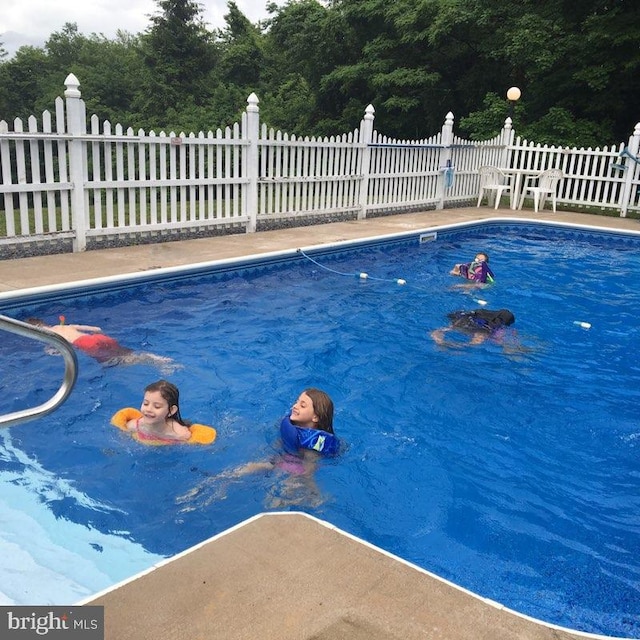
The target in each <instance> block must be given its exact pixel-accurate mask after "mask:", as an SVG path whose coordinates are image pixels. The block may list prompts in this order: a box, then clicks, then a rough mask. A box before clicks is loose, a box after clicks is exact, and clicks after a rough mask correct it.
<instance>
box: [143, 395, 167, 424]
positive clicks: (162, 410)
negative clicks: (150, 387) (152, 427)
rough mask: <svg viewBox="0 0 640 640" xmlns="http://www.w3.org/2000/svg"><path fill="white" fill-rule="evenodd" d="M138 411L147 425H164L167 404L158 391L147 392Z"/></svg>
mask: <svg viewBox="0 0 640 640" xmlns="http://www.w3.org/2000/svg"><path fill="white" fill-rule="evenodd" d="M140 411H141V413H142V415H143V416H144V419H145V422H146V423H147V424H154V423H160V422H162V423H164V421H165V420H166V419H167V417H168V416H169V413H170V412H169V403H168V402H167V401H166V400H165V399H164V398H163V397H162V394H161V393H160V392H159V391H147V392H146V393H145V394H144V398H143V400H142V406H141V407H140Z"/></svg>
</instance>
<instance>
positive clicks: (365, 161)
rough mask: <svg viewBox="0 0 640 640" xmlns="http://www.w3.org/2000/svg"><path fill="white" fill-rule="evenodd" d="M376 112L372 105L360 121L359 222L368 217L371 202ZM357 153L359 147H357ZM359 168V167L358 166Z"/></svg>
mask: <svg viewBox="0 0 640 640" xmlns="http://www.w3.org/2000/svg"><path fill="white" fill-rule="evenodd" d="M375 112H376V110H375V109H374V108H373V105H372V104H370V105H369V106H368V107H367V108H366V109H365V110H364V118H363V119H362V120H361V121H360V144H359V148H360V149H361V154H360V164H359V166H360V174H361V176H362V179H361V180H360V194H359V198H358V205H359V206H360V210H359V211H358V220H364V219H365V218H366V217H367V204H368V202H369V175H370V174H371V147H370V146H369V145H370V144H371V141H372V140H373V119H374V117H375V116H374V115H373V114H374V113H375ZM356 151H357V147H356ZM356 166H358V165H356Z"/></svg>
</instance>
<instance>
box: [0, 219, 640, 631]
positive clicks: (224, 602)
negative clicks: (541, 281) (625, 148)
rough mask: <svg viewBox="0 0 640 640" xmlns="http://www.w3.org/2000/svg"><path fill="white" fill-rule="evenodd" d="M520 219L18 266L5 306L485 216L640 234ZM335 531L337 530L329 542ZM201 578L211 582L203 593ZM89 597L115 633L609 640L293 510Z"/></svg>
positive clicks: (370, 225)
mask: <svg viewBox="0 0 640 640" xmlns="http://www.w3.org/2000/svg"><path fill="white" fill-rule="evenodd" d="M514 213H515V212H511V211H509V215H508V216H504V217H501V216H500V215H499V214H498V215H496V212H495V211H494V210H487V209H476V208H467V209H460V210H458V209H456V210H445V211H439V212H433V211H428V212H419V213H415V214H399V215H397V216H390V217H385V218H375V219H371V220H362V221H349V222H339V223H331V224H328V225H319V226H317V227H312V228H310V227H303V228H294V229H286V230H278V231H274V232H259V233H256V234H247V235H245V236H228V237H226V236H225V237H222V238H220V237H218V238H215V237H214V238H207V239H197V240H185V241H179V242H172V243H166V244H164V245H160V246H154V245H143V246H140V247H126V248H120V249H104V250H95V251H90V252H86V253H82V254H61V255H54V256H36V257H32V258H19V259H16V260H12V261H2V262H0V273H1V275H0V302H2V303H5V302H10V301H13V300H18V299H20V298H21V297H24V296H33V295H36V294H39V293H50V292H51V291H55V290H60V287H62V288H63V289H64V288H65V287H66V288H77V287H78V286H79V284H82V283H89V284H90V285H92V286H95V285H97V284H101V283H103V282H113V281H115V280H121V279H122V277H123V276H126V275H127V274H133V275H134V276H135V278H144V277H153V276H157V275H160V274H162V273H164V272H166V273H171V272H173V271H175V272H179V271H184V270H185V269H186V270H188V269H193V268H194V267H195V266H197V267H202V265H212V264H214V265H222V264H225V263H227V264H228V263H231V262H236V261H237V259H238V258H244V259H249V258H255V259H258V260H259V259H265V258H267V257H268V256H271V255H273V256H279V255H291V254H292V253H294V252H295V250H296V249H297V248H303V250H305V251H307V250H309V251H311V250H313V249H314V248H318V247H319V246H321V245H324V246H326V245H332V246H340V245H344V246H346V245H348V244H352V242H353V241H354V240H356V239H357V240H365V239H368V238H375V239H376V240H379V241H381V240H383V239H385V238H396V237H401V236H407V235H412V234H415V233H416V232H427V231H433V230H439V229H447V230H449V229H455V228H464V227H468V226H469V225H470V224H473V223H482V222H497V223H500V222H502V223H509V222H529V223H532V224H534V223H543V224H548V223H551V224H553V225H561V226H566V225H570V226H572V227H574V228H575V227H578V228H584V229H588V230H594V231H616V232H619V231H622V232H623V233H626V232H633V233H634V234H637V233H640V221H638V220H635V219H627V218H609V217H603V216H595V215H590V214H573V213H571V212H568V213H562V214H560V213H559V214H551V213H545V212H543V213H541V214H538V215H536V217H531V214H530V212H529V213H528V212H518V213H517V214H516V215H514ZM398 229H401V230H400V231H399V230H398ZM390 230H391V231H390ZM230 239H233V241H232V242H231V243H230ZM310 240H312V242H310ZM223 243H226V244H227V245H229V244H232V245H234V246H233V247H231V253H232V254H233V255H231V254H229V255H225V256H224V257H217V258H214V259H213V260H200V261H198V260H196V261H195V262H194V261H193V260H191V261H188V260H185V259H184V255H183V254H189V256H191V257H192V258H193V256H194V255H196V256H209V255H211V254H214V255H218V256H220V255H222V254H223V253H225V252H226V251H227V250H228V249H229V247H225V246H224V244H223ZM194 248H196V250H195V251H194ZM5 267H9V268H5ZM96 270H97V271H98V273H107V274H108V275H98V276H94V277H90V278H86V279H85V280H77V279H76V280H74V279H73V275H74V274H75V275H76V276H77V275H78V274H83V275H84V274H85V273H88V272H89V273H90V272H95V271H96ZM65 273H66V275H65ZM271 515H277V516H287V518H286V520H287V521H288V522H287V524H286V526H284V525H282V521H283V520H285V518H282V517H279V518H271V517H267V516H271ZM276 522H277V523H278V524H276ZM309 523H312V524H313V526H310V524H309ZM327 531H330V532H332V535H331V537H330V539H327ZM265 541H268V542H269V544H265ZM327 549H330V550H331V553H330V554H328V551H327ZM362 549H366V550H367V551H366V552H364V553H363V551H362ZM247 558H248V559H250V560H251V562H250V563H249V564H247ZM381 558H384V560H381ZM241 568H242V571H240V569H241ZM219 574H220V575H219ZM198 580H202V583H203V584H202V585H200V589H197V587H198V585H199V582H198ZM204 584H206V585H208V586H207V587H206V588H205V587H204V586H203V585H204ZM391 584H393V585H395V586H394V589H390V585H391ZM443 585H444V586H443ZM194 592H196V594H197V598H196V597H195V594H194ZM318 594H319V595H320V596H321V597H319V595H318ZM402 594H403V595H402ZM434 594H435V595H434ZM285 596H286V597H285ZM90 602H91V603H93V604H104V605H105V619H106V635H105V638H108V639H111V638H114V639H115V638H122V637H126V638H128V639H131V640H144V639H146V638H152V637H153V638H156V637H168V636H171V637H172V638H174V637H175V638H177V639H178V640H180V639H181V638H185V639H186V638H189V639H190V640H194V639H195V638H200V637H202V638H208V639H209V638H223V639H224V640H233V639H234V638H265V639H267V640H268V639H269V638H274V640H275V639H276V638H277V639H278V640H287V639H288V638H291V639H293V638H299V639H301V640H303V639H304V640H306V639H309V640H311V639H315V640H338V638H349V640H351V639H352V638H353V639H354V640H360V639H362V640H364V639H365V638H366V639H367V640H391V639H400V638H402V640H411V639H413V638H416V639H417V638H431V637H433V638H436V637H437V638H451V639H453V638H456V639H458V638H461V639H466V638H469V639H470V640H471V638H473V639H481V640H482V639H483V638H487V640H489V639H491V640H494V639H495V640H501V639H502V638H505V640H506V639H507V638H509V639H511V638H522V639H523V640H538V639H540V640H543V639H544V640H546V638H555V639H558V638H562V639H563V640H564V639H565V638H566V639H569V638H609V639H611V638H612V636H603V635H597V634H589V633H582V632H577V631H572V630H569V629H563V628H562V627H557V626H554V625H549V624H546V623H543V622H539V621H535V620H534V619H532V618H529V617H527V616H524V615H522V614H519V613H517V612H513V611H511V610H509V609H506V608H504V607H502V606H501V605H499V604H498V603H495V602H493V601H490V600H486V599H484V598H481V597H480V596H477V595H475V594H472V593H471V592H467V591H465V590H464V589H462V588H461V587H458V586H456V585H454V584H452V583H449V582H447V581H445V580H443V579H442V578H439V577H437V576H434V575H433V574H430V573H429V572H427V571H424V570H423V569H420V568H418V567H415V566H414V565H411V564H410V563H408V562H406V561H404V560H402V559H400V558H397V557H396V556H393V555H392V554H389V553H388V552H386V551H383V550H381V549H377V548H376V547H374V546H373V545H370V544H369V543H366V542H365V541H362V540H359V539H357V538H355V537H353V536H350V535H349V534H346V533H345V532H341V531H340V530H339V529H337V528H336V527H334V526H333V525H331V524H329V523H323V522H322V521H320V520H317V519H315V518H312V517H311V516H307V515H306V514H296V513H294V512H288V513H286V514H259V515H257V516H255V517H254V518H252V519H250V520H247V521H245V522H243V523H240V524H239V525H237V526H236V527H233V528H232V529H229V530H227V531H225V532H222V533H221V534H218V535H217V536H214V537H213V538H211V539H210V540H207V541H205V542H203V543H201V544H200V545H197V546H196V547H193V548H191V549H189V550H187V551H185V552H184V553H182V554H178V555H177V556H175V557H173V558H170V559H167V560H166V561H163V562H161V563H158V564H157V565H154V567H152V568H150V569H149V570H148V571H145V572H142V573H140V574H137V575H136V576H133V577H132V578H130V579H128V580H126V581H124V582H122V583H119V584H118V585H115V586H114V587H111V588H110V589H108V590H106V591H104V592H100V594H94V595H92V596H91V597H90V598H87V599H86V600H83V601H82V602H81V603H78V604H89V603H90ZM329 604H330V606H329ZM169 613H170V614H171V615H169ZM169 629H170V631H169ZM123 634H124V635H123Z"/></svg>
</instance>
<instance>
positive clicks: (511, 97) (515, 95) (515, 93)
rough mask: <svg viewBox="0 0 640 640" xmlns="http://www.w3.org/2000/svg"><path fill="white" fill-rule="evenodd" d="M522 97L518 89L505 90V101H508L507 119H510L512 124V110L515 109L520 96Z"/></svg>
mask: <svg viewBox="0 0 640 640" xmlns="http://www.w3.org/2000/svg"><path fill="white" fill-rule="evenodd" d="M521 95H522V91H520V89H519V88H518V87H510V88H509V89H508V90H507V100H508V101H509V117H510V118H511V122H513V110H514V108H515V105H516V102H517V101H518V100H520V96H521Z"/></svg>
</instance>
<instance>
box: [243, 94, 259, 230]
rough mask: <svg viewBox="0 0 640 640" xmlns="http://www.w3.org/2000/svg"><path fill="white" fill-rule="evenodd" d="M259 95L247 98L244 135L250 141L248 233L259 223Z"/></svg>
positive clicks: (247, 161) (247, 199)
mask: <svg viewBox="0 0 640 640" xmlns="http://www.w3.org/2000/svg"><path fill="white" fill-rule="evenodd" d="M258 102H260V100H258V96H257V95H256V94H255V93H252V94H251V95H250V96H249V97H248V98H247V130H246V131H245V132H244V133H243V137H244V138H246V139H247V140H248V142H249V146H248V147H247V154H246V163H247V164H246V175H247V179H248V181H249V182H248V184H247V197H246V198H245V199H244V202H245V206H246V211H245V213H246V214H247V215H248V216H249V220H248V222H247V233H253V232H255V230H256V228H257V225H258V173H259V166H260V165H259V162H260V157H259V153H258V135H259V131H260V107H258Z"/></svg>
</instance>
